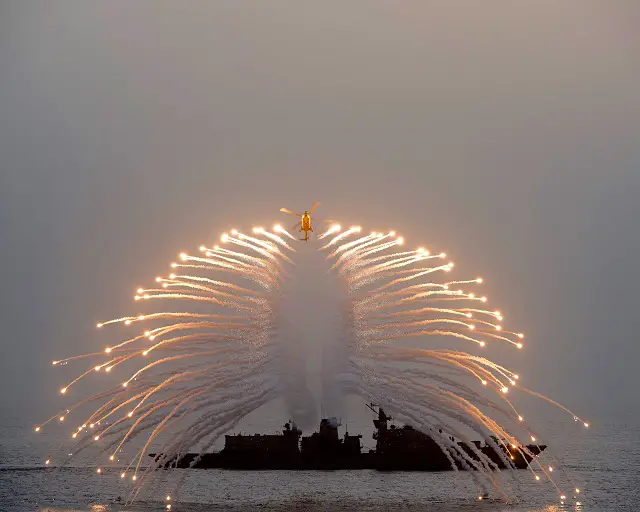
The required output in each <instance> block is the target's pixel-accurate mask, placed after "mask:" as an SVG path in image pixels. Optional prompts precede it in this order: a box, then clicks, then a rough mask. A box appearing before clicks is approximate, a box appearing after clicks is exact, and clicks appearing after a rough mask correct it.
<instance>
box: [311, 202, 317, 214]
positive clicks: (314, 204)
mask: <svg viewBox="0 0 640 512" xmlns="http://www.w3.org/2000/svg"><path fill="white" fill-rule="evenodd" d="M318 206H320V201H316V202H315V203H313V206H312V207H311V209H310V210H309V213H310V214H311V213H313V210H315V209H316V208H317V207H318Z"/></svg>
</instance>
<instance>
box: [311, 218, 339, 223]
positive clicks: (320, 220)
mask: <svg viewBox="0 0 640 512" xmlns="http://www.w3.org/2000/svg"><path fill="white" fill-rule="evenodd" d="M311 220H315V221H317V222H335V220H328V219H316V218H315V217H313V218H312V219H311Z"/></svg>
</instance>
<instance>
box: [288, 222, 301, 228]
mask: <svg viewBox="0 0 640 512" xmlns="http://www.w3.org/2000/svg"><path fill="white" fill-rule="evenodd" d="M300 224H302V221H300V222H298V223H297V224H294V225H293V226H291V229H296V228H297V227H298V226H299V225H300Z"/></svg>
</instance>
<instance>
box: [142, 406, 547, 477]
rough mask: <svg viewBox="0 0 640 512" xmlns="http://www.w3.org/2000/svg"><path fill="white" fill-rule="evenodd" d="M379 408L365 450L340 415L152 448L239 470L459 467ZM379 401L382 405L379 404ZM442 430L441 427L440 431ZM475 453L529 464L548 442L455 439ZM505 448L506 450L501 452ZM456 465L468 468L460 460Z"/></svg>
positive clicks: (182, 462)
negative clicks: (210, 445) (181, 448)
mask: <svg viewBox="0 0 640 512" xmlns="http://www.w3.org/2000/svg"><path fill="white" fill-rule="evenodd" d="M367 407H368V408H369V409H371V410H372V411H373V412H374V413H376V415H377V418H376V419H374V420H373V425H374V427H375V431H374V433H373V439H374V440H375V441H376V448H375V450H374V449H371V450H368V451H363V449H362V444H361V439H362V434H357V435H350V434H349V432H345V434H344V436H343V437H342V438H340V436H339V435H338V427H339V426H341V425H340V422H339V421H338V420H337V419H336V418H324V419H322V420H321V421H320V428H319V430H318V432H314V433H313V434H311V435H310V436H304V437H303V436H302V431H301V430H299V429H298V428H297V427H296V425H295V424H294V423H293V422H291V421H289V422H287V423H286V424H285V425H284V427H283V430H282V433H280V434H271V435H270V434H267V435H264V434H254V435H242V434H234V435H226V436H225V443H224V448H223V449H222V450H221V451H219V452H212V453H186V454H183V455H181V456H179V457H173V458H170V459H168V460H163V459H164V458H163V456H162V454H155V453H150V454H149V456H150V457H153V458H154V460H155V461H156V462H158V463H159V464H160V467H163V468H175V467H177V468H183V469H186V468H193V469H214V468H219V469H240V470H336V469H375V470H379V471H449V470H453V469H455V468H454V467H453V465H452V461H451V459H450V458H449V456H448V455H447V454H445V452H444V451H443V450H442V448H440V446H439V445H438V443H436V441H434V439H433V438H432V437H430V436H429V435H428V434H426V433H424V432H421V431H420V430H417V429H415V428H413V427H412V426H410V425H404V426H402V427H397V426H396V425H394V424H391V425H389V423H390V422H391V421H392V418H391V417H390V416H389V415H387V414H386V413H385V411H384V409H382V408H381V407H378V406H376V405H375V404H368V405H367ZM376 407H378V408H377V409H376ZM439 433H440V434H442V430H440V431H439ZM449 439H450V440H451V442H456V443H457V444H458V446H460V447H461V448H462V450H464V452H465V453H467V454H468V455H469V456H470V457H471V458H472V459H474V460H479V457H478V455H477V452H478V451H479V452H481V453H483V454H484V455H486V456H487V457H488V458H489V459H490V460H491V461H492V462H494V463H495V464H496V467H498V468H500V469H506V468H507V467H512V468H516V469H526V468H527V467H528V465H529V463H530V462H531V460H532V459H533V457H535V456H537V455H539V454H540V453H541V452H542V451H543V450H544V449H545V448H546V445H532V444H529V445H526V446H519V447H518V446H514V445H510V446H508V447H505V446H504V445H502V444H501V443H499V442H498V440H497V438H493V440H494V441H495V444H493V443H492V444H488V443H483V442H481V441H473V445H474V446H470V445H469V444H467V443H465V442H462V441H456V440H455V438H454V437H452V436H449ZM498 450H501V451H502V453H499V451H498ZM455 464H456V466H457V469H460V470H464V469H467V468H468V467H465V466H463V464H462V463H460V462H459V461H455Z"/></svg>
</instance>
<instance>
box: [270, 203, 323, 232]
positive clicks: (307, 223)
mask: <svg viewBox="0 0 640 512" xmlns="http://www.w3.org/2000/svg"><path fill="white" fill-rule="evenodd" d="M318 206H320V201H316V202H315V203H313V206H311V208H310V209H309V210H305V211H304V213H296V212H292V211H291V210H289V209H287V208H280V211H281V212H284V213H288V214H289V215H295V216H296V217H301V220H300V222H298V223H297V224H296V225H295V226H293V229H295V228H297V227H298V226H300V229H299V230H298V231H299V232H301V233H302V232H303V231H304V238H301V239H300V240H303V241H305V242H307V241H308V240H309V231H311V232H312V233H313V228H312V227H311V214H312V213H313V211H314V210H315V209H316V208H317V207H318ZM314 220H318V221H321V222H333V221H332V220H325V219H315V217H314Z"/></svg>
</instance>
